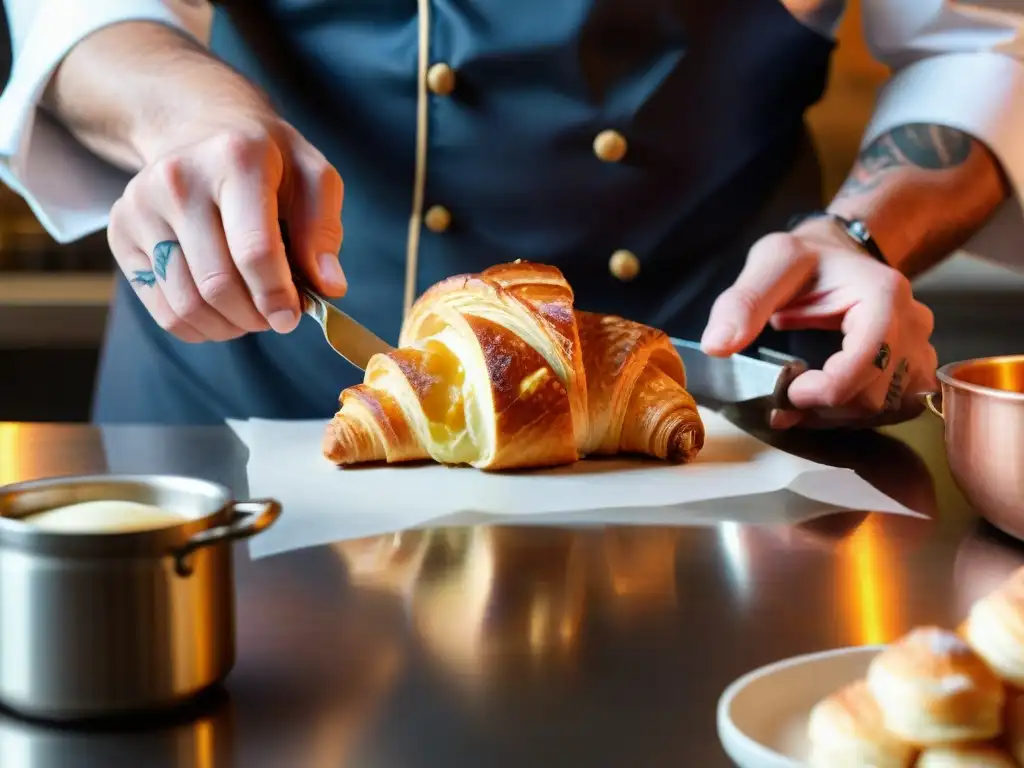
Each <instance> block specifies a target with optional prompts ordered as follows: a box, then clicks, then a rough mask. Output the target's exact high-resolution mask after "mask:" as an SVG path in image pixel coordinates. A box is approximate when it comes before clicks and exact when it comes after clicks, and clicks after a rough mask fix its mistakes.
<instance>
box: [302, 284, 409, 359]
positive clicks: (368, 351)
mask: <svg viewBox="0 0 1024 768" xmlns="http://www.w3.org/2000/svg"><path fill="white" fill-rule="evenodd" d="M293 280H294V281H295V287H296V288H297V289H298V291H299V298H300V300H301V302H302V311H303V312H304V313H305V314H307V315H309V316H310V317H312V318H313V319H314V320H316V321H317V322H318V323H319V324H320V327H321V328H322V329H323V332H324V338H325V339H327V343H328V345H330V347H331V349H333V350H334V351H335V352H337V353H338V354H339V355H341V356H342V357H344V358H345V359H346V360H348V361H349V362H350V363H352V365H354V366H356V367H357V368H359V369H360V370H363V371H365V370H366V366H367V364H368V363H369V362H370V358H371V357H373V356H374V355H376V354H378V353H380V354H387V353H388V352H391V351H393V350H394V347H392V346H391V345H390V344H388V343H387V342H386V341H384V340H383V339H382V338H380V337H379V336H377V334H375V333H374V332H373V331H371V330H370V329H369V328H367V327H366V326H365V325H363V324H362V323H359V322H357V321H356V320H354V319H352V317H350V316H349V315H347V314H346V313H345V312H342V311H341V310H340V309H338V308H337V307H336V306H334V305H333V304H331V302H329V301H327V299H325V298H324V297H323V296H321V295H320V294H319V293H317V292H316V291H315V290H313V288H312V287H310V285H309V284H308V283H307V282H306V281H305V280H303V279H302V278H301V277H300V276H299V275H293Z"/></svg>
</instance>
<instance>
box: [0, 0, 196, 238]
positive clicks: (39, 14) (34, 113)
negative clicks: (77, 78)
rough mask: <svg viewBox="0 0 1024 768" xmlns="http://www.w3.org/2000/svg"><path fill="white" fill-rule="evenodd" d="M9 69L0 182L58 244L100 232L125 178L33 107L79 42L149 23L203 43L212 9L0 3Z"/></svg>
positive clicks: (2, 105)
mask: <svg viewBox="0 0 1024 768" xmlns="http://www.w3.org/2000/svg"><path fill="white" fill-rule="evenodd" d="M4 7H5V9H6V12H7V21H8V28H9V30H10V37H11V49H12V57H13V58H12V66H11V76H10V79H9V80H8V82H7V87H6V88H5V89H4V91H3V93H2V95H0V180H2V181H3V182H4V183H5V184H6V185H7V186H9V187H10V188H11V189H13V190H14V191H15V192H17V193H18V194H19V195H21V196H22V197H23V198H24V199H25V200H26V202H27V203H28V204H29V206H30V207H31V209H32V211H33V213H34V214H35V215H36V217H37V218H38V219H39V221H40V223H42V225H43V226H44V227H45V228H46V230H47V231H48V232H49V233H50V235H51V236H52V237H53V238H54V239H55V240H57V241H59V242H70V241H72V240H76V239H78V238H80V237H84V236H85V235H88V234H91V233H92V232H96V231H97V230H100V229H102V228H103V227H105V226H106V223H107V215H108V213H109V211H110V206H111V205H112V204H113V203H114V201H115V200H116V199H117V198H118V197H119V196H120V195H121V193H122V191H123V190H124V186H125V184H126V183H127V181H128V175H127V174H125V173H124V172H123V171H121V170H119V169H117V168H114V167H113V166H111V165H109V164H107V163H106V162H104V161H103V160H101V159H100V158H98V157H97V156H96V155H94V154H93V153H91V152H89V150H87V149H86V148H85V147H83V146H82V145H81V144H80V143H78V142H77V141H76V140H75V139H74V137H72V136H71V134H70V133H68V132H67V131H66V130H64V128H62V127H61V126H60V125H59V124H58V123H57V122H56V121H55V120H54V119H53V118H52V117H51V116H50V115H48V114H47V113H46V112H45V111H43V110H41V109H40V108H39V103H40V99H41V98H42V96H43V92H44V91H45V89H46V87H47V85H48V84H49V81H50V78H51V77H52V76H53V73H54V71H55V70H56V68H57V66H58V65H59V64H60V62H61V61H62V60H63V58H64V57H65V56H66V55H67V53H68V51H70V50H71V49H72V48H73V47H74V46H75V45H76V44H77V43H78V42H79V41H81V40H83V39H84V38H86V37H87V36H88V35H90V34H92V33H93V32H96V31H97V30H99V29H102V28H104V27H107V26H110V25H111V24H117V23H120V22H125V21H153V22H158V23H163V24H167V25H170V26H173V27H175V28H177V29H181V30H182V31H184V32H187V33H189V34H191V35H193V36H194V37H195V38H196V39H197V40H199V41H200V42H203V43H204V44H205V43H207V42H208V41H209V32H210V21H211V16H212V13H211V10H210V8H209V6H208V5H207V4H206V3H202V2H201V3H195V2H187V1H186V0H87V1H85V0H4Z"/></svg>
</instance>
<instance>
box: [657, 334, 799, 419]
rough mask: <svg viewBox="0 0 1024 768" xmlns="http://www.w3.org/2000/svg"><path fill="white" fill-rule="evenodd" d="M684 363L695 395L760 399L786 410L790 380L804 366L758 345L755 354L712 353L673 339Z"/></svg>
mask: <svg viewBox="0 0 1024 768" xmlns="http://www.w3.org/2000/svg"><path fill="white" fill-rule="evenodd" d="M672 343H673V344H674V345H675V348H676V350H677V351H678V352H679V356H680V357H681V358H682V359H683V365H684V366H685V367H686V388H687V390H689V391H690V393H691V394H693V395H694V396H695V397H699V398H704V399H711V400H714V401H716V402H718V403H722V404H733V403H737V404H738V403H746V402H751V401H759V400H760V401H763V402H764V403H765V404H766V405H767V406H768V407H770V408H778V409H780V410H788V409H790V408H791V407H792V406H791V405H790V403H789V398H787V397H786V390H787V389H788V388H789V385H790V383H791V382H792V381H793V379H795V378H796V377H797V376H799V375H800V374H801V373H803V372H804V371H806V370H807V364H806V363H805V362H804V361H803V360H800V359H799V358H796V357H791V356H790V355H786V354H783V353H781V352H776V351H774V350H771V349H766V348H764V347H761V348H759V349H758V350H757V357H749V356H747V355H732V356H731V357H712V356H711V355H709V354H707V353H706V352H704V350H702V349H701V348H700V344H698V343H697V342H694V341H686V340H684V339H672Z"/></svg>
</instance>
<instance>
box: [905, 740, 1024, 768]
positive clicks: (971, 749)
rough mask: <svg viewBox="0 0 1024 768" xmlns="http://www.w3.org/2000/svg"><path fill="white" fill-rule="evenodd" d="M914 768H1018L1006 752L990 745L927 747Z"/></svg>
mask: <svg viewBox="0 0 1024 768" xmlns="http://www.w3.org/2000/svg"><path fill="white" fill-rule="evenodd" d="M914 768H1018V766H1017V763H1016V762H1015V761H1014V760H1013V758H1011V757H1010V756H1009V755H1008V754H1007V753H1006V752H1004V751H1003V750H1002V749H1000V748H999V747H996V746H994V745H991V744H956V745H947V746H942V747H929V748H928V749H926V750H925V751H924V752H922V753H921V756H920V757H919V758H918V759H917V762H916V763H915V764H914Z"/></svg>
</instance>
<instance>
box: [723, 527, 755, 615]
mask: <svg viewBox="0 0 1024 768" xmlns="http://www.w3.org/2000/svg"><path fill="white" fill-rule="evenodd" d="M718 540H719V542H720V543H721V545H722V554H723V556H724V557H723V559H724V560H725V564H726V568H727V570H728V573H729V580H730V581H731V582H732V586H733V590H734V592H735V594H736V595H738V596H739V597H740V598H741V599H743V600H746V599H747V598H749V597H750V552H749V550H748V549H747V547H746V546H745V545H744V543H743V538H742V528H741V527H740V524H739V523H734V522H724V523H719V524H718Z"/></svg>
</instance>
